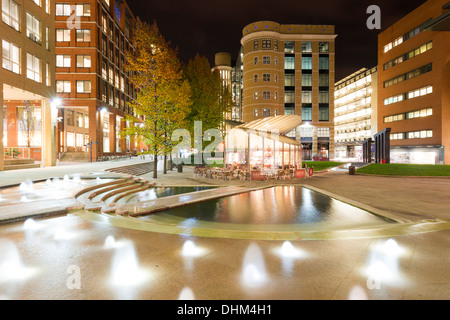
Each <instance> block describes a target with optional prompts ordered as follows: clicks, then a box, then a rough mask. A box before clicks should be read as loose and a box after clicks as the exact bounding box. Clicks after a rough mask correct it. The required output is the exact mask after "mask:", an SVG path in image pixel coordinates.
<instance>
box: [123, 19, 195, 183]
mask: <svg viewBox="0 0 450 320" xmlns="http://www.w3.org/2000/svg"><path fill="white" fill-rule="evenodd" d="M133 47H134V51H133V52H131V53H129V54H128V55H127V70H128V71H130V72H131V74H132V76H131V82H132V83H133V84H134V85H135V86H136V89H137V92H138V93H137V98H136V99H135V100H134V101H133V102H131V103H130V106H131V107H133V109H134V115H133V116H129V117H127V120H128V121H129V123H130V124H132V125H130V126H129V127H127V128H126V129H125V130H124V131H123V132H122V135H124V136H125V135H130V136H135V137H136V138H137V139H138V141H144V143H145V144H146V145H148V146H149V153H150V154H152V155H153V156H154V170H153V178H155V179H156V178H157V177H158V176H157V168H158V156H160V155H164V156H165V159H167V155H168V154H169V153H170V151H171V149H172V147H173V145H172V143H171V134H172V132H173V130H175V129H178V128H181V127H182V126H183V124H184V120H185V118H186V115H187V113H188V112H189V106H190V99H189V96H190V87H189V84H188V83H187V81H185V80H184V79H183V76H182V74H181V64H180V61H179V59H178V58H177V50H175V49H173V48H171V47H170V43H169V42H167V41H166V40H165V39H164V37H163V36H162V35H161V33H160V32H159V29H158V26H157V24H156V22H153V24H152V25H149V24H147V23H145V22H142V21H141V20H139V19H138V21H137V27H136V29H135V33H134V39H133ZM165 162H166V161H165ZM164 171H165V172H166V163H165V164H164Z"/></svg>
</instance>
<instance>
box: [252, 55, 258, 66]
mask: <svg viewBox="0 0 450 320" xmlns="http://www.w3.org/2000/svg"><path fill="white" fill-rule="evenodd" d="M257 64H258V57H254V58H253V65H255V66H256V65H257Z"/></svg>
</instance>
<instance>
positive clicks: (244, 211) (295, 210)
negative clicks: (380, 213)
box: [162, 186, 387, 227]
mask: <svg viewBox="0 0 450 320" xmlns="http://www.w3.org/2000/svg"><path fill="white" fill-rule="evenodd" d="M162 214H163V215H165V216H173V217H178V218H181V219H191V220H197V221H207V222H219V223H233V224H253V225H254V224H260V225H263V224H271V225H273V224H280V225H281V224H316V223H326V224H333V225H336V226H339V225H345V226H347V227H348V226H352V225H367V224H383V223H386V222H387V221H386V220H384V219H382V218H379V217H377V216H375V215H373V214H371V213H369V212H367V211H364V210H361V209H359V208H356V207H354V206H351V205H349V204H346V203H343V202H341V201H338V200H335V199H333V198H330V197H328V196H326V195H323V194H321V193H318V192H315V191H312V190H310V189H307V188H302V187H295V186H279V187H273V188H267V189H262V190H257V191H252V192H248V193H243V194H239V195H234V196H229V197H224V198H220V199H214V200H208V201H204V202H200V203H197V204H192V205H188V206H183V207H178V208H174V209H170V210H167V211H165V212H164V213H162Z"/></svg>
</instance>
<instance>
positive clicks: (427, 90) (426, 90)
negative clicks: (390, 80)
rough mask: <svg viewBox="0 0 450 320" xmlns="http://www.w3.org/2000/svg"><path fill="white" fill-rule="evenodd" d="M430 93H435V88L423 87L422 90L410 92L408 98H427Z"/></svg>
mask: <svg viewBox="0 0 450 320" xmlns="http://www.w3.org/2000/svg"><path fill="white" fill-rule="evenodd" d="M430 93H433V87H432V86H428V87H423V88H420V89H416V90H412V91H409V92H408V93H407V94H406V97H407V99H413V98H417V97H421V96H425V95H427V94H430Z"/></svg>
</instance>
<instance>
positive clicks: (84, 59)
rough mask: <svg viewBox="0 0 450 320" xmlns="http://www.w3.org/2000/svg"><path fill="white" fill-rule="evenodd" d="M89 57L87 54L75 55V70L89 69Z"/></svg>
mask: <svg viewBox="0 0 450 320" xmlns="http://www.w3.org/2000/svg"><path fill="white" fill-rule="evenodd" d="M90 67H91V56H90V55H88V54H79V55H77V68H90Z"/></svg>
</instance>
